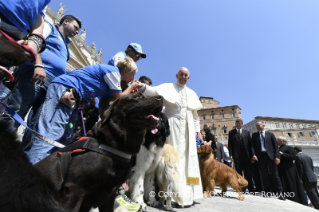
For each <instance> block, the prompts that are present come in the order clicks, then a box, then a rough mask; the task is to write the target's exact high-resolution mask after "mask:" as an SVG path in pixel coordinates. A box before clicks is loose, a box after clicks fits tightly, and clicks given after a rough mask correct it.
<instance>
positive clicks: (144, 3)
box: [49, 0, 319, 124]
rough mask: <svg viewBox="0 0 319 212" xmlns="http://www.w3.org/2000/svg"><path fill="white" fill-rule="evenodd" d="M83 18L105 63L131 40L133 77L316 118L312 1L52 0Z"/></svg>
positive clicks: (250, 109)
mask: <svg viewBox="0 0 319 212" xmlns="http://www.w3.org/2000/svg"><path fill="white" fill-rule="evenodd" d="M60 3H62V4H63V5H65V6H66V8H67V12H66V13H65V14H71V15H74V16H76V17H78V18H79V19H80V20H81V21H82V29H86V32H87V36H86V39H85V41H86V42H87V43H88V45H89V46H91V44H92V42H94V41H96V48H97V49H100V48H102V49H103V55H102V57H101V59H102V60H103V61H104V62H107V61H108V60H109V59H110V58H111V57H112V56H113V55H114V54H115V53H117V52H119V51H124V50H125V49H126V47H127V46H128V45H129V44H130V43H133V42H136V43H139V44H141V45H142V47H143V52H145V53H146V55H147V58H146V59H143V60H140V61H138V62H137V66H138V73H137V74H136V75H135V76H136V77H135V78H136V79H138V78H139V77H140V76H142V75H146V76H148V77H150V78H151V79H152V81H153V85H154V86H156V85H159V84H162V83H168V82H176V76H175V75H176V73H177V71H178V69H179V68H180V67H187V68H188V69H189V70H190V79H189V81H188V82H187V86H188V87H189V88H191V89H193V90H194V91H195V92H196V93H197V95H198V96H199V97H200V96H204V97H213V98H214V99H215V100H217V101H219V102H220V106H230V105H238V106H239V107H240V108H241V109H242V111H241V112H242V118H243V120H244V124H245V123H247V122H250V121H252V120H253V119H254V118H255V117H256V116H271V117H283V118H297V119H308V120H319V113H318V108H319V99H318V96H317V95H318V86H319V85H318V79H319V72H318V68H319V26H318V25H319V13H318V9H319V1H318V0H196V1H195V0H161V1H159V0H134V1H132V0H116V1H115V0H113V1H107V0H85V1H84V0H78V1H74V0H72V1H71V0H52V1H51V3H50V4H49V6H50V7H51V8H52V9H53V10H54V11H55V12H56V11H57V10H58V8H59V4H60Z"/></svg>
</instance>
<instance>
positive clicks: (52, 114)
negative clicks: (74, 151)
mask: <svg viewBox="0 0 319 212" xmlns="http://www.w3.org/2000/svg"><path fill="white" fill-rule="evenodd" d="M68 88H69V87H68V86H65V85H62V84H60V83H51V84H50V86H49V88H48V90H47V95H46V97H45V101H44V103H43V105H42V107H41V109H40V111H38V114H37V115H36V117H37V120H38V122H37V126H36V129H37V132H38V133H40V134H41V135H43V136H45V137H47V138H50V139H52V140H54V141H57V142H60V143H62V144H64V145H67V144H69V143H70V142H71V141H72V135H73V128H72V126H71V125H74V124H75V123H76V121H77V119H78V111H77V104H76V105H75V106H74V107H73V108H69V107H67V106H65V105H64V104H62V103H61V102H59V99H60V97H61V96H62V94H63V93H64V91H65V90H66V89H68ZM78 102H79V101H78ZM78 102H77V103H78ZM70 123H72V124H70ZM57 150H58V148H57V147H54V146H52V145H50V144H48V143H45V142H44V141H42V140H41V139H40V138H38V137H36V136H34V135H33V136H32V146H31V149H30V151H29V153H28V157H29V159H30V162H31V163H32V164H35V163H37V162H39V161H40V160H42V159H44V158H45V157H47V156H49V155H50V154H51V153H53V152H55V151H57Z"/></svg>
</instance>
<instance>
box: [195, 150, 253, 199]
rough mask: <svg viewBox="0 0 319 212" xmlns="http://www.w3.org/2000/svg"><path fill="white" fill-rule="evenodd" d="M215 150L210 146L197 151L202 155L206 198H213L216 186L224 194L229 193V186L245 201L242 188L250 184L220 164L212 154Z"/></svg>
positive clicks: (201, 161) (200, 164) (200, 165)
mask: <svg viewBox="0 0 319 212" xmlns="http://www.w3.org/2000/svg"><path fill="white" fill-rule="evenodd" d="M212 151H213V149H212V148H211V147H210V146H208V145H202V146H201V147H200V148H198V149H197V153H198V155H200V157H201V158H200V163H199V167H200V175H201V179H202V184H203V190H204V197H211V194H213V193H214V188H215V185H219V186H220V187H221V189H222V194H223V193H224V192H226V191H227V186H231V187H232V188H233V189H234V190H235V191H237V192H238V194H239V197H238V199H239V200H244V199H245V197H244V195H243V194H242V192H241V191H242V190H241V189H242V188H244V187H246V186H247V185H248V182H247V180H246V179H245V178H243V177H242V176H241V175H240V174H238V173H237V172H236V171H235V170H234V169H232V168H230V167H228V166H226V165H225V164H223V163H220V162H218V161H217V160H216V159H215V158H214V155H213V154H212Z"/></svg>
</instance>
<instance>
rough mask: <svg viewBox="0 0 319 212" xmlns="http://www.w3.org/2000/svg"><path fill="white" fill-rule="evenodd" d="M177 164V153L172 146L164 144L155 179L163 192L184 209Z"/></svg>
mask: <svg viewBox="0 0 319 212" xmlns="http://www.w3.org/2000/svg"><path fill="white" fill-rule="evenodd" d="M178 164H179V163H178V153H177V152H176V150H175V149H174V147H173V146H171V145H169V144H165V145H164V150H163V153H162V157H161V160H160V162H159V164H158V167H157V170H156V177H157V180H158V181H159V182H160V184H162V185H163V186H164V191H165V192H168V194H170V195H171V197H172V198H173V199H174V200H175V202H177V203H178V204H179V205H181V206H182V207H184V203H183V198H182V192H181V190H180V188H181V186H180V181H179V174H178V171H177V170H178Z"/></svg>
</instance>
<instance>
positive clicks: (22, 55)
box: [0, 32, 32, 67]
mask: <svg viewBox="0 0 319 212" xmlns="http://www.w3.org/2000/svg"><path fill="white" fill-rule="evenodd" d="M3 33H4V32H0V46H1V49H0V65H2V66H6V67H8V66H18V65H23V64H24V63H25V62H27V61H28V60H29V59H30V57H31V56H30V54H29V53H28V52H26V51H25V49H23V48H22V47H21V46H19V45H18V44H17V43H16V42H15V41H14V40H13V39H12V38H10V39H11V41H10V40H9V39H8V38H7V37H6V36H8V35H6V34H5V33H4V34H3ZM31 51H32V50H31Z"/></svg>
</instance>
